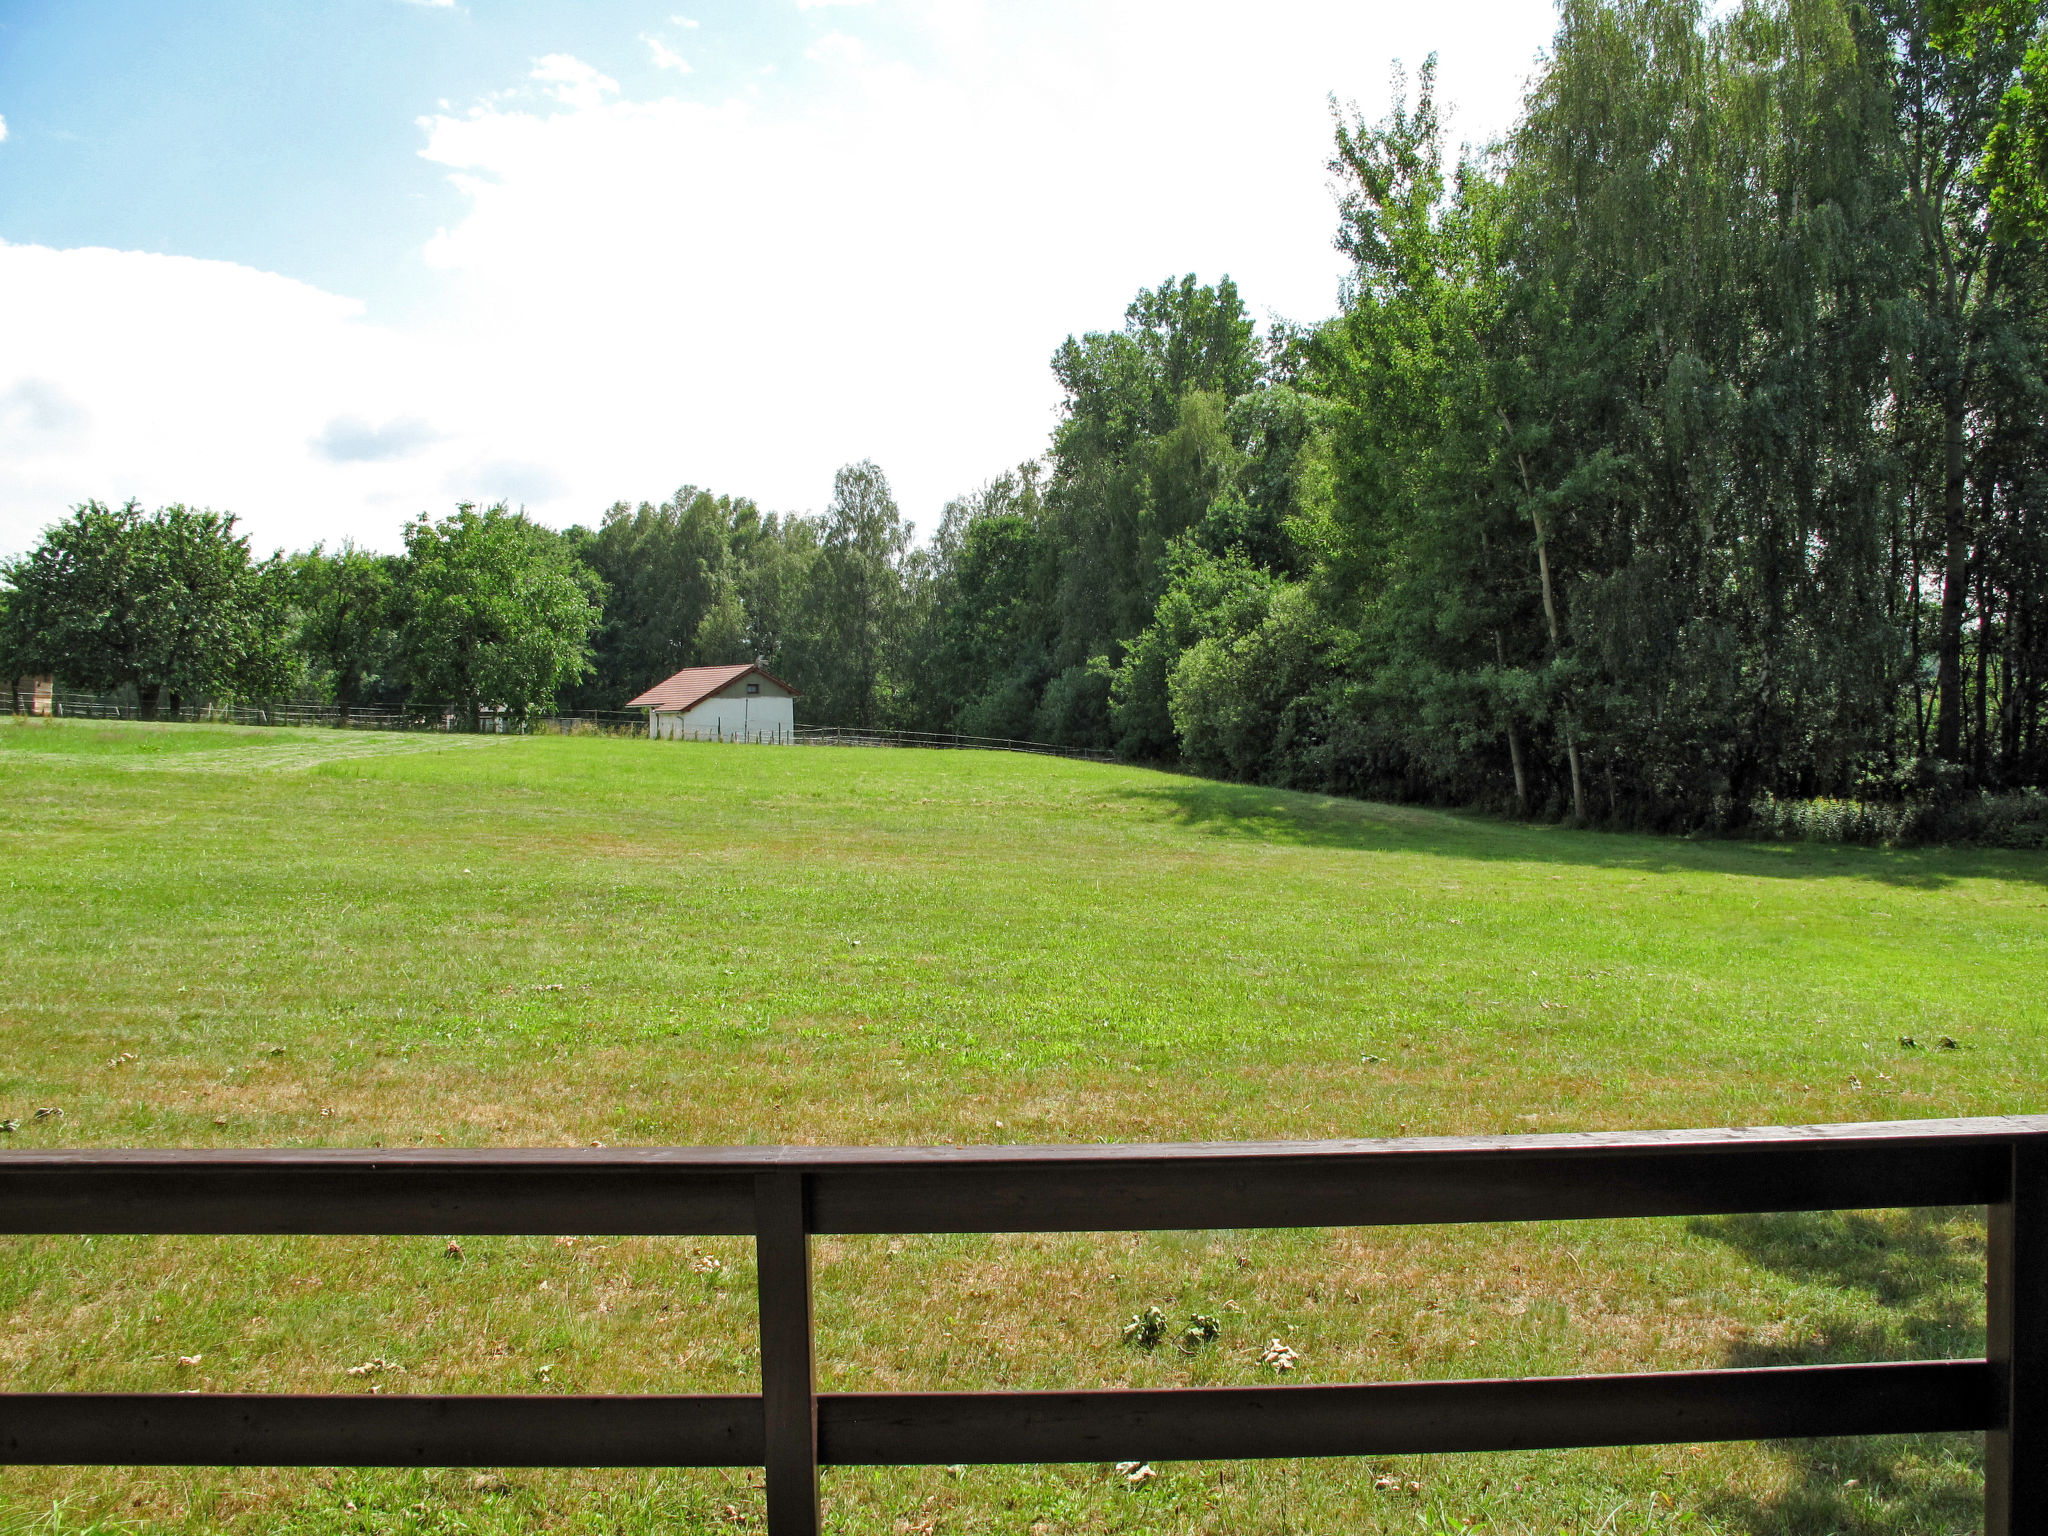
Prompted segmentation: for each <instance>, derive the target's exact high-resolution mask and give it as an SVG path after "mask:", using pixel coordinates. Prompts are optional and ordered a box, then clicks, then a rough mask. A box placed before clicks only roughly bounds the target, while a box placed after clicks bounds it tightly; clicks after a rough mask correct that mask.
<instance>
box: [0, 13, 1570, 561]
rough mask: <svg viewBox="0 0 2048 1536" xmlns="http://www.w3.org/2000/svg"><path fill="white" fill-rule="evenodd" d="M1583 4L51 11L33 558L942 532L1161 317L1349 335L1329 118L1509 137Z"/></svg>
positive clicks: (5, 145) (19, 191) (41, 150)
mask: <svg viewBox="0 0 2048 1536" xmlns="http://www.w3.org/2000/svg"><path fill="white" fill-rule="evenodd" d="M1551 23H1552V15H1551V12H1550V10H1549V8H1548V6H1547V5H1545V4H1541V3H1520V0H1515V3H1507V0H1446V3H1443V4H1439V5H1437V6H1435V7H1432V8H1422V7H1415V6H1412V5H1398V6H1397V5H1386V4H1371V3H1366V4H1358V3H1337V0H1298V3H1291V4H1275V5H1271V6H1267V7H1252V8H1246V7H1238V6H1227V5H1222V4H1208V3H1205V0H1172V3H1168V0H1087V3H1081V0H1038V3H1034V4H1030V5H1025V4H1021V3H994V0H990V3H976V0H869V3H859V0H854V3H845V0H841V3H829V0H760V3H755V4H736V3H713V4H682V5H678V4H676V3H674V0H670V3H668V4H625V3H618V0H582V3H574V4H569V3H541V0H523V3H502V4H501V3H492V0H472V3H471V4H468V5H466V6H464V5H434V4H422V3H414V0H324V3H323V0H302V3H291V4H279V3H270V4H261V3H255V0H211V3H207V4H203V5H202V4H177V3H169V0H159V3H155V4H140V3H119V4H117V3H92V0H70V3H54V0H11V3H9V4H8V5H6V6H5V7H0V119H4V122H5V137H4V138H0V242H4V243H0V327H4V334H5V335H6V337H7V338H8V342H9V344H8V345H7V346H6V347H4V348H0V552H4V551H6V550H10V549H20V548H23V547H25V546H26V545H27V544H28V543H30V542H32V540H33V539H34V537H35V535H36V532H37V531H38V530H39V529H40V528H41V527H42V526H43V525H45V524H46V523H48V522H49V521H51V520H52V519H54V518H55V517H57V516H60V515H62V513H63V511H64V509H65V507H66V506H68V505H69V504H71V503H72V502H75V501H77V500H80V499H83V498H84V497H87V496H98V497H101V498H107V499H118V498H122V497H126V496H129V495H134V496H138V497H140V498H141V499H143V500H144V501H145V502H150V503H158V502H163V501H169V500H174V499H176V500H185V501H189V502H195V503H203V504H209V505H214V506H219V507H223V508H226V509H229V510H233V511H235V512H237V513H238V514H240V515H241V516H242V518H243V519H244V522H245V524H246V525H247V526H248V527H249V528H250V529H251V530H252V531H253V532H254V533H255V534H256V535H257V540H258V542H259V544H262V545H265V546H266V547H267V546H269V545H272V544H283V545H299V544H305V543H309V542H311V541H312V540H314V539H326V540H330V541H331V540H334V539H338V538H342V537H353V538H355V539H357V540H358V541H359V542H363V543H367V544H371V545H374V546H380V547H391V546H392V545H393V544H394V543H395V541H396V538H397V532H398V529H399V528H400V527H401V526H402V523H403V521H404V519H405V518H406V517H408V516H411V515H414V514H416V513H418V512H420V511H422V510H439V509H442V508H445V507H447V506H449V505H451V504H452V503H453V502H454V501H455V500H457V499H460V498H464V497H482V498H495V497H499V496H505V497H509V498H510V499H512V500H514V501H517V502H523V503H525V504H527V505H528V506H529V507H531V508H532V510H533V511H534V512H535V513H536V515H539V516H541V517H543V518H544V519H546V520H548V521H551V522H555V523H558V524H559V523H566V522H569V521H572V520H582V521H590V520H593V519H595V518H596V517H597V516H598V515H599V514H600V513H601V512H602V509H603V507H604V506H605V505H606V504H607V503H608V502H610V501H612V500H614V499H616V498H622V497H623V498H631V499H638V498H640V497H659V496H661V495H663V494H665V493H666V492H667V491H669V490H671V489H673V488H674V487H675V486H676V485H678V484H680V483H683V482H685V481H688V482H695V483H708V484H712V485H714V486H716V487H717V488H719V489H723V490H731V491H734V492H737V493H741V494H748V495H753V496H755V497H757V498H758V499H760V500H761V501H763V502H764V503H765V504H767V505H770V506H773V507H778V508H784V509H790V510H808V509H813V508H815V507H817V506H818V505H820V504H821V503H822V502H823V501H824V499H825V498H826V496H827V495H828V494H829V487H830V478H831V472H832V470H833V468H834V467H835V466H836V465H837V464H838V463H840V462H844V461H845V460H847V459H850V458H857V457H867V456H872V457H874V458H876V459H877V460H878V461H879V462H881V463H882V466H883V468H884V469H885V470H887V471H888V472H889V473H890V475H891V477H892V479H893V480H894V481H895V483H896V486H897V489H898V492H899V498H900V499H901V500H902V502H903V503H904V506H905V510H906V513H907V514H908V515H910V516H912V517H914V518H916V519H917V520H918V521H919V522H920V523H921V524H923V525H924V526H926V527H927V528H928V527H929V526H930V525H931V524H932V523H933V522H934V521H935V520H936V516H937V512H938V509H939V506H940V505H941V504H942V503H943V501H944V500H945V498H946V497H947V496H950V495H954V494H958V493H959V492H961V491H964V490H966V489H968V488H969V487H970V486H972V485H973V484H975V483H976V482H978V481H980V480H982V479H985V478H986V477H988V476H989V475H991V474H994V473H995V472H997V471H998V470H1000V469H1001V468H1003V467H1004V466H1005V465H1006V464H1008V463H1012V462H1015V461H1016V460H1017V459H1020V458H1022V457H1025V456H1028V455H1031V454H1035V453H1037V452H1039V451H1041V450H1042V448H1043V446H1044V440H1045V435H1046V432H1047V431H1048V429H1049V428H1050V426H1051V423H1052V419H1053V411H1054V408H1055V405H1056V398H1057V397H1056V394H1055V392H1054V390H1053V386H1052V381H1051V378H1050V374H1049V372H1048V370H1047V368H1046V360H1047V358H1048V357H1049V356H1050V354H1051V352H1052V350H1053V348H1054V347H1055V346H1056V345H1057V344H1058V342H1059V340H1060V339H1061V338H1062V337H1063V336H1064V335H1065V334H1067V333H1068V332H1069V331H1078V330H1082V329H1089V328H1096V327H1103V326H1109V325H1113V324H1115V323H1116V322H1117V319H1118V317H1119V314H1120V311H1121V309H1122V306H1123V304H1124V303H1125V302H1126V301H1127V300H1128V299H1129V297H1130V295H1131V294H1132V293H1133V292H1134V291H1135V290H1136V289H1137V288H1138V287H1139V286H1140V285H1143V284H1150V283H1155V282H1157V281H1159V280H1161V279H1162V278H1165V277H1167V276H1168V275H1169V274H1172V273H1177V272H1182V271H1190V270H1192V271H1196V272H1199V273H1200V274H1201V275H1202V276H1203V277H1204V278H1205V279H1210V278H1214V277H1215V276H1217V275H1219V274H1220V273H1221V272H1223V271H1229V272H1231V273H1232V275H1233V276H1235V277H1236V278H1237V280H1238V282H1239V284H1240V286H1241V287H1242V288H1243V289H1244V291H1245V292H1246V294H1247V297H1248V298H1249V299H1250V301H1251V302H1252V304H1253V305H1254V306H1255V308H1258V309H1260V310H1262V311H1265V310H1271V311H1274V312H1278V313H1282V314H1286V315H1288V316H1290V317H1292V318H1298V319H1314V318H1318V317H1319V316H1320V315H1322V314H1324V313H1327V312H1328V311H1329V309H1330V308H1331V307H1332V304H1333V302H1334V296H1335V292H1336V285H1337V282H1338V279H1339V277H1340V275H1341V264H1340V262H1339V260H1338V258H1337V257H1336V255H1335V253H1334V252H1333V251H1332V250H1331V249H1330V244H1329V235H1330V230H1331V224H1332V219H1331V211H1330V201H1329V193H1328V189H1327V186H1326V181H1327V177H1326V173H1325V172H1324V169H1323V161H1324V160H1325V159H1326V158H1327V143H1328V116H1327V108H1326V106H1325V104H1324V102H1325V97H1326V96H1327V95H1328V94H1329V93H1331V92H1333V91H1334V92H1336V93H1337V94H1339V95H1340V96H1343V97H1347V98H1352V97H1355V98H1359V99H1360V100H1361V101H1362V102H1363V103H1364V104H1365V105H1366V106H1367V108H1368V109H1369V110H1377V109H1378V108H1379V106H1381V105H1383V103H1384V101H1385V98H1386V92H1387V84H1386V82H1387V78H1388V72H1389V68H1390V65H1391V64H1392V62H1393V60H1394V59H1395V58H1397V57H1399V58H1403V59H1406V60H1407V61H1408V62H1409V63H1410V64H1413V63H1416V62H1419V61H1420V59H1421V58H1422V57H1423V55H1424V54H1425V53H1427V52H1428V51H1429V50H1430V49H1431V48H1435V49H1437V50H1438V51H1440V53H1441V55H1442V58H1443V66H1442V68H1443V79H1444V84H1445V89H1446V94H1447V95H1448V96H1450V97H1451V98H1452V99H1453V101H1454V102H1455V103H1456V104H1457V106H1458V108H1459V115H1458V118H1457V122H1458V124H1459V127H1460V129H1461V130H1462V132H1463V133H1464V134H1466V135H1468V136H1485V135H1488V134H1491V133H1495V132H1498V131H1499V130H1500V129H1502V128H1503V127H1505V126H1506V125H1507V124H1508V123H1509V122H1510V121H1511V119H1512V117H1513V113H1514V108H1515V104H1516V99H1517V95H1518V92H1519V88H1520V85H1521V82H1522V81H1523V79H1524V78H1525V77H1526V75H1527V73H1528V71H1529V69H1530V68H1531V66H1532V63H1533V60H1534V57H1535V55H1536V52H1537V50H1538V49H1539V48H1540V47H1541V46H1542V44H1543V43H1544V41H1545V39H1546V38H1547V36H1548V33H1549V30H1550V26H1551Z"/></svg>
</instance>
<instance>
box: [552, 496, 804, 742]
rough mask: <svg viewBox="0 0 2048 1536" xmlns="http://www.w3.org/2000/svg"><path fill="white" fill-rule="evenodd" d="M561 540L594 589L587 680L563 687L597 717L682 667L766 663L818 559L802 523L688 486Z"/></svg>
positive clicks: (623, 508) (617, 509)
mask: <svg viewBox="0 0 2048 1536" xmlns="http://www.w3.org/2000/svg"><path fill="white" fill-rule="evenodd" d="M571 536H572V539H573V540H574V542H575V544H576V549H577V554H578V556H579V557H580V558H581V560H582V561H583V563H584V564H585V565H587V566H588V567H589V568H590V569H591V570H592V571H594V572H595V573H596V574H597V576H598V578H599V579H600V580H601V581H602V582H603V584H604V592H605V598H604V622H603V625H602V627H601V628H600V630H599V631H598V633H597V635H596V636H595V637H594V640H593V647H592V668H591V672H590V675H589V677H588V678H587V680H585V681H584V682H582V683H581V684H580V685H579V686H577V687H575V688H574V689H572V690H571V695H572V697H573V698H574V700H575V702H577V703H578V704H580V705H583V706H584V707H588V708H596V709H616V708H617V707H618V706H619V705H621V704H623V703H624V702H625V701H626V700H627V699H629V698H631V697H632V696H633V695H635V694H637V693H640V692H642V691H644V690H645V689H647V688H648V687H649V686H651V685H652V684H654V683H657V682H659V681H660V680H661V679H663V678H665V677H667V676H669V675H670V674H671V673H673V672H677V671H680V670H681V669H682V668H684V667H690V666H716V665H723V664H725V663H729V662H736V661H754V660H760V659H765V660H767V661H769V662H770V664H771V665H772V664H773V663H774V661H775V659H776V657H777V655H778V653H779V652H780V651H781V649H782V647H783V644H784V641H785V639H786V636H787V633H788V630H789V628H790V625H791V624H792V622H793V621H794V619H795V617H796V614H797V612H798V609H799V604H800V602H801V593H802V591H803V588H804V586H805V584H806V580H807V578H808V575H809V566H810V562H811V560H812V559H814V558H815V555H816V536H815V530H814V529H813V528H812V526H811V525H810V524H809V523H808V522H806V521H805V520H804V519H801V518H781V517H777V516H776V515H775V514H774V513H765V514H764V513H763V512H762V511H761V510H760V509H759V508H758V507H757V506H755V504H754V503H753V502H751V501H748V500H746V499H745V498H744V497H733V496H719V495H714V494H713V493H711V492H710V491H706V490H700V489H699V488H697V487H696V486H688V485H686V486H684V487H683V488H682V489H681V490H679V491H677V492H676V493H675V495H673V496H671V497H670V498H669V499H668V500H667V501H664V502H662V503H661V504H660V505H659V506H657V505H655V504H653V503H651V502H644V501H643V502H641V503H640V504H639V505H638V506H637V507H628V506H627V504H626V503H624V502H618V503H615V504H614V505H613V506H612V507H611V508H610V509H609V510H608V511H607V512H606V513H605V515H604V518H603V520H602V521H601V522H600V523H599V525H598V528H597V530H596V531H595V532H594V533H590V532H584V531H582V530H575V531H573V532H572V535H571Z"/></svg>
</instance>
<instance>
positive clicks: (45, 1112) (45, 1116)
mask: <svg viewBox="0 0 2048 1536" xmlns="http://www.w3.org/2000/svg"><path fill="white" fill-rule="evenodd" d="M63 1114H64V1111H63V1110H61V1109H57V1108H54V1107H52V1108H50V1109H39V1110H37V1111H36V1118H37V1119H38V1120H55V1119H59V1118H61V1117H62V1116H63Z"/></svg>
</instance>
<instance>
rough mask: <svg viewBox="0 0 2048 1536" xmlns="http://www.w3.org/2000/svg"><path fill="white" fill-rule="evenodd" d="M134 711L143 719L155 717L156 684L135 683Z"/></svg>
mask: <svg viewBox="0 0 2048 1536" xmlns="http://www.w3.org/2000/svg"><path fill="white" fill-rule="evenodd" d="M135 706H136V708H135V712H136V713H137V714H138V715H140V716H141V717H142V718H143V719H145V720H154V719H155V718H156V685H155V684H154V683H137V684H136V685H135Z"/></svg>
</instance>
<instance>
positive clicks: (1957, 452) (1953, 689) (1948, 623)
mask: <svg viewBox="0 0 2048 1536" xmlns="http://www.w3.org/2000/svg"><path fill="white" fill-rule="evenodd" d="M1942 413H1943V416H1944V418H1945V419H1944V421H1943V422H1942V458H1943V461H1944V463H1943V469H1944V473H1943V479H1942V488H1941V515H1942V531H1943V536H1944V537H1945V538H1946V540H1947V544H1948V547H1947V551H1946V554H1945V556H1944V558H1943V561H1942V571H1941V630H1940V633H1939V634H1938V635H1936V637H1935V678H1934V686H1935V690H1936V693H1937V694H1938V702H1937V705H1936V711H1937V712H1936V714H1935V718H1934V751H1935V755H1936V756H1938V757H1940V758H1941V759H1942V760H1943V761H1945V762H1950V763H1956V762H1961V761H1962V750H1963V609H1964V607H1965V606H1966V605H1967V603H1968V599H1969V589H1970V529H1969V517H1968V515H1967V512H1966V510H1965V508H1966V502H1965V499H1964V495H1963V490H1964V462H1963V402H1962V401H1961V400H1960V399H1953V400H1949V401H1946V402H1944V403H1943V406H1942Z"/></svg>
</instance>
